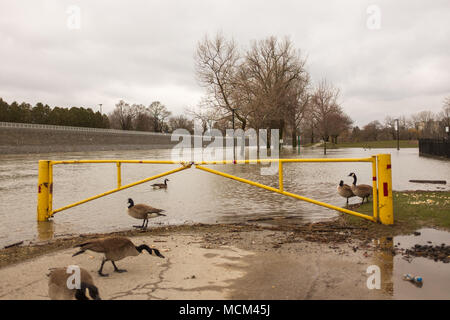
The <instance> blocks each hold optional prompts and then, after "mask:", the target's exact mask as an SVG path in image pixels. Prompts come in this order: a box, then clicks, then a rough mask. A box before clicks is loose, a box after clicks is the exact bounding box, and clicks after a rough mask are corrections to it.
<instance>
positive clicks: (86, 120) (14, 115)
mask: <svg viewBox="0 0 450 320" xmlns="http://www.w3.org/2000/svg"><path fill="white" fill-rule="evenodd" d="M0 121H4V122H20V123H35V124H51V125H59V126H73V127H89V128H109V127H110V125H109V118H108V116H107V115H105V114H103V115H102V114H101V113H100V112H98V111H97V112H94V111H93V110H92V109H91V108H83V107H80V108H78V107H72V108H61V107H54V108H51V107H50V106H49V105H47V104H45V105H44V104H42V103H40V102H39V103H37V104H36V105H35V106H34V107H32V106H31V104H29V103H26V102H22V103H21V104H19V103H17V102H15V101H14V102H12V103H11V104H8V103H7V102H6V101H4V100H3V99H2V98H0Z"/></svg>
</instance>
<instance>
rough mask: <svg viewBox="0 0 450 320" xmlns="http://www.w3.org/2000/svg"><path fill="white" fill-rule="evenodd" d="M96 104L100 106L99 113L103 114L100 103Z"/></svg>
mask: <svg viewBox="0 0 450 320" xmlns="http://www.w3.org/2000/svg"><path fill="white" fill-rule="evenodd" d="M98 105H99V106H100V114H103V113H102V103H99V104H98Z"/></svg>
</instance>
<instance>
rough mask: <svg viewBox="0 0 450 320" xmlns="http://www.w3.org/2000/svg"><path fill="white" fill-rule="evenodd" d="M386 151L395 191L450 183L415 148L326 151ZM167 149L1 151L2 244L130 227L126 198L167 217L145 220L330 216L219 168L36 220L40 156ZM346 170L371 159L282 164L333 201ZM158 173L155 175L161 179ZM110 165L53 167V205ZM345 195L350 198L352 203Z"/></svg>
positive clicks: (366, 170) (101, 184) (248, 172)
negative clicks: (164, 187) (223, 174)
mask: <svg viewBox="0 0 450 320" xmlns="http://www.w3.org/2000/svg"><path fill="white" fill-rule="evenodd" d="M380 153H390V154H391V155H392V174H393V188H394V190H417V189H420V190H450V184H449V182H450V165H449V162H448V161H445V160H436V159H431V158H424V157H419V155H418V149H402V150H400V151H397V150H395V149H372V150H363V149H337V150H328V154H327V155H326V156H325V157H327V158H342V157H346V158H347V157H350V158H356V157H369V156H372V155H376V154H380ZM280 157H283V158H299V157H300V158H305V157H307V158H322V157H324V156H323V154H322V150H321V149H311V148H309V149H302V150H301V154H300V155H299V154H298V153H297V152H296V151H295V152H293V151H290V149H286V150H284V151H283V152H282V153H281V155H280ZM170 158H171V150H146V151H142V150H140V151H103V152H84V153H55V154H33V155H0V181H1V183H0V200H1V203H2V206H1V207H0V218H1V221H2V223H1V224H0V247H3V246H5V245H8V244H12V243H15V242H18V241H22V240H42V239H46V238H48V237H50V236H51V235H52V234H54V236H63V235H67V234H81V233H92V232H110V231H116V230H123V229H129V228H130V227H131V226H132V225H134V224H136V222H138V221H136V220H134V219H133V218H131V217H129V216H128V215H127V213H126V211H127V199H128V198H133V200H134V201H135V203H146V204H149V205H151V206H154V207H157V208H162V209H165V210H166V214H167V216H166V217H162V218H157V219H152V220H150V222H149V226H151V225H173V224H183V223H193V222H202V223H216V222H220V223H228V222H243V221H248V220H252V219H260V218H268V217H278V216H289V217H293V216H294V217H296V218H297V219H299V220H302V221H306V222H310V221H323V220H327V219H332V218H334V217H336V213H335V212H334V211H332V210H329V209H327V208H323V207H319V206H316V205H313V204H310V203H306V202H302V201H299V200H295V199H292V198H288V197H285V196H282V195H279V194H275V193H272V192H269V191H266V190H262V189H259V188H256V187H253V186H250V185H247V184H244V183H240V182H237V181H233V180H230V179H226V178H223V177H220V176H217V175H213V174H210V173H207V172H203V171H200V170H198V169H195V168H191V169H187V170H184V171H181V172H178V173H176V174H173V175H170V176H169V177H168V178H169V179H170V181H169V182H168V185H169V187H168V189H167V190H153V189H152V188H151V186H150V184H151V183H154V182H151V183H145V184H142V185H139V186H136V187H133V188H129V189H126V190H124V191H121V192H118V193H114V194H112V195H109V196H106V197H103V198H100V199H97V200H94V201H91V202H88V203H85V204H83V205H80V206H77V207H74V208H72V209H69V210H66V211H62V212H60V213H57V214H55V216H54V218H53V219H52V222H50V223H41V224H37V223H36V205H37V194H36V192H37V175H38V170H37V169H38V160H40V159H49V160H75V159H137V160H142V159H147V160H148V159H166V160H169V159H170ZM176 167H178V165H153V164H123V165H122V185H125V184H128V183H131V182H134V181H137V180H140V179H144V178H147V177H149V176H152V175H155V174H157V173H161V172H164V171H167V170H170V169H173V168H176ZM212 167H214V169H217V170H219V171H224V172H227V173H230V174H233V175H237V176H239V177H243V178H247V179H250V180H254V181H257V182H260V183H263V184H266V185H269V186H273V187H278V176H277V175H261V171H260V169H261V167H262V165H256V164H250V165H214V166H212ZM350 172H355V173H356V174H357V176H358V183H367V184H371V175H372V172H371V164H370V163H292V164H285V168H284V189H285V190H286V191H290V192H294V193H298V194H300V195H304V196H307V197H311V198H313V199H317V200H320V201H324V202H327V203H330V204H334V205H337V206H344V205H345V199H344V198H342V197H340V196H339V195H338V194H337V192H336V187H337V185H338V182H339V180H341V179H342V180H344V181H345V182H346V183H348V184H350V183H351V182H352V179H351V178H350V177H348V174H349V173H350ZM410 179H428V180H430V179H431V180H432V179H436V180H446V181H447V182H448V183H447V184H446V185H432V184H429V185H427V184H415V183H410V182H408V180H410ZM162 180H163V179H159V180H158V182H162ZM116 184H117V182H116V166H115V164H82V165H80V164H78V165H57V166H54V187H53V192H54V197H53V208H54V209H56V208H59V207H62V206H65V205H67V204H70V203H73V202H75V201H78V200H82V199H85V198H87V197H90V196H93V195H96V194H98V193H101V192H104V191H107V190H110V189H113V188H116ZM358 201H360V200H358V199H355V198H353V199H350V202H351V203H353V202H358Z"/></svg>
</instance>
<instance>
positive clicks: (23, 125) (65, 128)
mask: <svg viewBox="0 0 450 320" xmlns="http://www.w3.org/2000/svg"><path fill="white" fill-rule="evenodd" d="M0 128H22V129H45V130H63V131H78V132H79V131H82V132H95V133H110V134H134V135H151V136H168V135H170V134H169V133H161V132H148V131H131V130H117V129H101V128H87V127H70V126H56V125H52V124H35V123H19V122H1V121H0Z"/></svg>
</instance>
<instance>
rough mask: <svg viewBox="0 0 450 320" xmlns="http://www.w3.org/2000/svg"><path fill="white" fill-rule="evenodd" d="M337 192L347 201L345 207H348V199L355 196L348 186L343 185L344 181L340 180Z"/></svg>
mask: <svg viewBox="0 0 450 320" xmlns="http://www.w3.org/2000/svg"><path fill="white" fill-rule="evenodd" d="M337 191H338V193H339V195H340V196H342V197H344V198H346V199H347V206H348V198H351V197H354V196H355V194H354V193H353V191H352V188H351V187H350V186H349V185H348V184H344V181H342V180H341V181H340V182H339V185H338V187H337Z"/></svg>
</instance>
